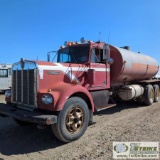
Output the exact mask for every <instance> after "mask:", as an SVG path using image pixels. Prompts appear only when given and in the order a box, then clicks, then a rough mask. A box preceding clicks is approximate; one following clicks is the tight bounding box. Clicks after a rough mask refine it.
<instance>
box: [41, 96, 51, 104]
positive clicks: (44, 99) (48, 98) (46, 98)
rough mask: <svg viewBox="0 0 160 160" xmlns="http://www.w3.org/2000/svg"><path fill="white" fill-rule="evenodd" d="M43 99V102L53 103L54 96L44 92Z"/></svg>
mask: <svg viewBox="0 0 160 160" xmlns="http://www.w3.org/2000/svg"><path fill="white" fill-rule="evenodd" d="M41 100H42V103H43V104H51V103H52V102H53V97H52V96H51V95H49V94H44V95H43V96H42V98H41Z"/></svg>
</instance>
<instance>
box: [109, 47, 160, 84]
mask: <svg viewBox="0 0 160 160" xmlns="http://www.w3.org/2000/svg"><path fill="white" fill-rule="evenodd" d="M110 57H111V58H113V59H114V63H113V64H112V65H111V71H110V72H111V73H110V74H111V85H118V84H122V83H126V84H127V83H130V82H132V81H134V82H137V81H140V80H145V79H150V78H152V77H154V76H155V75H156V74H157V72H158V70H159V66H158V62H157V61H156V60H155V59H153V58H152V57H149V56H147V55H144V54H141V53H135V52H132V51H130V50H127V49H123V48H118V47H115V46H110Z"/></svg>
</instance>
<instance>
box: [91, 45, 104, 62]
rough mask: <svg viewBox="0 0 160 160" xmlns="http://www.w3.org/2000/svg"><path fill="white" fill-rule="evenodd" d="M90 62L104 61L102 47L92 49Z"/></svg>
mask: <svg viewBox="0 0 160 160" xmlns="http://www.w3.org/2000/svg"><path fill="white" fill-rule="evenodd" d="M91 62H93V63H104V62H105V61H104V60H103V49H95V48H93V49H92V55H91Z"/></svg>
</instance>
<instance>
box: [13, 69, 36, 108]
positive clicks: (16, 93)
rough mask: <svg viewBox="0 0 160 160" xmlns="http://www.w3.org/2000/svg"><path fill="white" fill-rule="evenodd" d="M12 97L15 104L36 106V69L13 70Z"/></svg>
mask: <svg viewBox="0 0 160 160" xmlns="http://www.w3.org/2000/svg"><path fill="white" fill-rule="evenodd" d="M12 76H13V79H12V97H13V102H15V103H18V104H23V105H27V106H35V96H36V93H35V84H36V83H35V69H19V68H16V70H14V69H13V75H12Z"/></svg>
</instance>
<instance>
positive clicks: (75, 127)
mask: <svg viewBox="0 0 160 160" xmlns="http://www.w3.org/2000/svg"><path fill="white" fill-rule="evenodd" d="M83 124H84V112H83V110H82V109H81V108H80V107H79V106H76V107H73V108H72V109H70V110H69V112H68V113H67V116H66V128H67V130H68V131H69V132H70V133H76V132H78V131H79V130H80V129H81V128H82V126H83Z"/></svg>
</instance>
